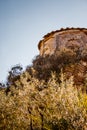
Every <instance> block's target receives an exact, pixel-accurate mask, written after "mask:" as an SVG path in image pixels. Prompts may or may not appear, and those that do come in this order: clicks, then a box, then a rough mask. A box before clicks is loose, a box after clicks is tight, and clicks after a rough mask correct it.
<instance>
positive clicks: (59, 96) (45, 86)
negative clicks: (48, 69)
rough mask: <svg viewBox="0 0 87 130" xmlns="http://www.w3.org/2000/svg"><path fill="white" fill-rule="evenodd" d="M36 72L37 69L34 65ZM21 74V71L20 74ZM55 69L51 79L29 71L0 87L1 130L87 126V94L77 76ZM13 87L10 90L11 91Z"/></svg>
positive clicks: (69, 129) (83, 128)
mask: <svg viewBox="0 0 87 130" xmlns="http://www.w3.org/2000/svg"><path fill="white" fill-rule="evenodd" d="M32 73H33V74H34V73H36V71H35V70H34V69H33V68H32ZM16 76H18V75H16ZM59 77H60V82H58V80H57V74H56V73H53V72H52V73H51V77H50V78H49V80H48V82H46V81H45V80H39V79H37V78H35V77H33V76H31V75H30V74H29V72H28V71H25V72H23V73H21V74H20V76H19V78H17V79H16V78H15V80H14V82H13V84H10V85H9V86H8V87H7V88H2V89H1V91H0V100H1V102H0V129H1V130H86V129H87V95H86V93H82V92H81V91H78V89H77V88H76V87H75V86H74V82H73V77H70V78H69V79H66V77H65V74H63V73H62V72H61V74H60V76H59ZM8 90H9V91H8Z"/></svg>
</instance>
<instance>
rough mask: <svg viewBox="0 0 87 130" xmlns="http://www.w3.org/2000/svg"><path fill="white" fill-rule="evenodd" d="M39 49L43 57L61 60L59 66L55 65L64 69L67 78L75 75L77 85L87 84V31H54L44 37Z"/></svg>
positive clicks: (69, 29)
mask: <svg viewBox="0 0 87 130" xmlns="http://www.w3.org/2000/svg"><path fill="white" fill-rule="evenodd" d="M38 48H39V50H40V56H41V57H44V58H45V57H47V56H48V57H51V56H52V57H53V56H54V57H56V59H60V60H61V61H62V62H60V60H59V62H58V61H57V62H58V64H56V63H54V64H56V65H58V66H59V68H60V69H61V68H63V71H64V72H65V73H66V76H67V78H68V77H70V76H72V75H73V76H74V81H75V84H76V85H82V84H84V83H85V78H86V75H87V74H86V73H87V29H85V28H66V29H61V30H56V31H53V32H51V33H48V34H47V35H45V36H44V37H43V39H42V40H41V41H40V42H39V44H38ZM54 61H55V60H54ZM55 62H56V61H55ZM50 64H51V63H50ZM45 65H46V64H44V65H43V66H45ZM49 66H51V65H49ZM52 66H53V63H52Z"/></svg>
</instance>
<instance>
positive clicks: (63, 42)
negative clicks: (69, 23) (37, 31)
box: [38, 28, 87, 56]
mask: <svg viewBox="0 0 87 130" xmlns="http://www.w3.org/2000/svg"><path fill="white" fill-rule="evenodd" d="M85 46H87V29H81V28H71V29H69V28H67V29H61V30H57V31H54V32H51V33H48V34H47V35H45V36H44V39H43V40H41V41H40V42H39V44H38V48H39V50H40V55H41V56H45V55H52V54H54V53H55V51H61V50H63V49H65V48H66V49H70V50H74V49H75V51H77V50H78V51H81V50H83V48H84V47H85Z"/></svg>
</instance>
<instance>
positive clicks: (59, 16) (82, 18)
mask: <svg viewBox="0 0 87 130" xmlns="http://www.w3.org/2000/svg"><path fill="white" fill-rule="evenodd" d="M62 27H64V28H65V27H85V28H87V0H0V82H2V81H5V79H6V77H7V73H8V71H9V70H10V68H11V67H12V66H14V65H16V64H21V65H23V67H25V66H27V65H29V64H31V63H32V59H33V58H34V57H35V56H36V55H38V53H39V51H38V48H37V44H38V42H39V40H41V39H42V37H43V36H44V35H45V34H46V33H48V32H50V31H53V30H56V29H60V28H62Z"/></svg>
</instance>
